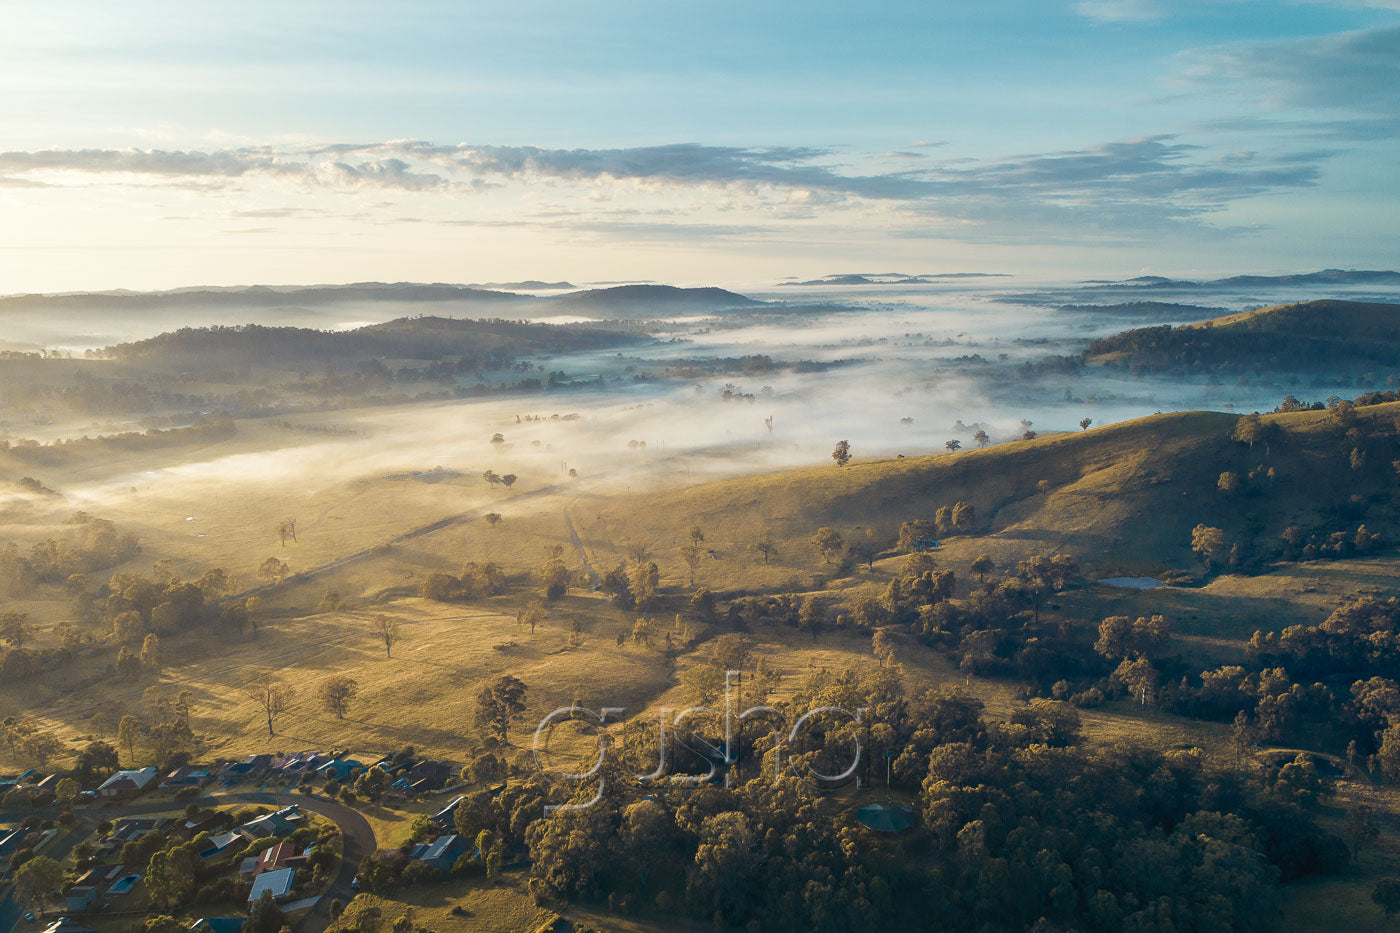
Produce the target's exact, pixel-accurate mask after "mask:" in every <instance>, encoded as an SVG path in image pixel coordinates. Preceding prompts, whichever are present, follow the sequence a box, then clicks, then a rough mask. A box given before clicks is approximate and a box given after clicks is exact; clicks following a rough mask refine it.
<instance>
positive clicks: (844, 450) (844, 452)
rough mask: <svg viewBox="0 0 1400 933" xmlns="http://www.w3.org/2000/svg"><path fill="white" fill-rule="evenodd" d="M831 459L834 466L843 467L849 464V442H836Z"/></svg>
mask: <svg viewBox="0 0 1400 933" xmlns="http://www.w3.org/2000/svg"><path fill="white" fill-rule="evenodd" d="M831 459H832V460H835V461H836V465H837V466H839V467H843V466H845V465H846V464H848V463H850V462H851V442H850V441H837V442H836V449H835V450H833V451H832V452H831Z"/></svg>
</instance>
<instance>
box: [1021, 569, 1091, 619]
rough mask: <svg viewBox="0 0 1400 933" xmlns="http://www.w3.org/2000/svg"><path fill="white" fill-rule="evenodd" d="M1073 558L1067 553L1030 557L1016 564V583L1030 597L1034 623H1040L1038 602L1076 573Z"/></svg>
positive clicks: (1059, 588)
mask: <svg viewBox="0 0 1400 933" xmlns="http://www.w3.org/2000/svg"><path fill="white" fill-rule="evenodd" d="M1078 572H1079V571H1078V567H1077V566H1076V565H1075V562H1074V558H1073V557H1071V556H1069V555H1068V554H1055V555H1052V556H1050V557H1040V556H1036V557H1030V558H1027V559H1026V560H1023V561H1021V562H1020V563H1019V564H1017V565H1016V583H1017V585H1018V586H1019V587H1020V588H1021V590H1022V591H1023V592H1025V593H1026V594H1027V595H1029V596H1030V597H1031V600H1032V603H1033V605H1034V613H1035V624H1036V625H1039V624H1040V603H1041V600H1042V599H1043V598H1044V597H1045V596H1046V594H1048V593H1058V592H1059V591H1060V590H1062V589H1064V588H1065V587H1066V586H1067V585H1068V584H1069V581H1070V580H1071V579H1072V578H1073V577H1074V576H1075V575H1076V574H1077V573H1078Z"/></svg>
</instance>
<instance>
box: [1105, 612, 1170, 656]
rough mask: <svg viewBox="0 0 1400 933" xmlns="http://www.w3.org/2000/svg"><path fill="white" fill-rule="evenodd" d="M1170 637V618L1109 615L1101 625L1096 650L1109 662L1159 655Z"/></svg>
mask: <svg viewBox="0 0 1400 933" xmlns="http://www.w3.org/2000/svg"><path fill="white" fill-rule="evenodd" d="M1170 637H1171V629H1170V627H1169V626H1168V625H1167V620H1166V619H1165V618H1163V617H1162V616H1159V615H1154V616H1152V617H1151V618H1150V619H1149V618H1145V617H1139V618H1138V619H1137V620H1136V621H1134V620H1132V619H1129V618H1128V617H1127V616H1109V617H1108V618H1107V619H1104V620H1103V622H1101V623H1100V624H1099V639H1098V641H1097V642H1095V643H1094V650H1095V651H1097V652H1098V653H1099V654H1101V655H1103V656H1104V657H1106V658H1108V659H1109V660H1110V661H1121V660H1123V659H1124V658H1156V657H1157V656H1159V655H1160V654H1161V652H1162V649H1163V648H1165V647H1166V645H1167V641H1168V639H1169V638H1170Z"/></svg>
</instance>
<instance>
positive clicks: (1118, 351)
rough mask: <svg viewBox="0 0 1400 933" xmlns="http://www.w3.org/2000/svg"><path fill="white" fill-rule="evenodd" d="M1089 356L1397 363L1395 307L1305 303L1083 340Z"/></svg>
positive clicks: (1149, 364) (1130, 362) (1266, 364)
mask: <svg viewBox="0 0 1400 933" xmlns="http://www.w3.org/2000/svg"><path fill="white" fill-rule="evenodd" d="M1085 353H1086V355H1087V356H1088V357H1089V359H1090V361H1092V362H1097V363H1103V364H1112V365H1127V366H1133V367H1138V368H1145V369H1148V370H1172V369H1197V368H1203V369H1212V370H1221V371H1254V370H1272V371H1306V372H1339V373H1351V372H1353V371H1356V372H1360V371H1361V370H1370V369H1376V368H1379V370H1380V374H1381V375H1385V374H1387V373H1389V372H1390V371H1392V370H1393V369H1394V368H1395V367H1397V366H1400V304H1372V303H1366V302H1358V301H1306V302H1302V303H1299V304H1288V305H1278V306H1276V307H1272V308H1261V309H1258V310H1255V311H1246V312H1242V313H1240V314H1231V315H1226V316H1224V317H1218V318H1212V319H1211V320H1208V321H1201V322H1199V323H1194V324H1185V325H1182V326H1179V327H1172V326H1170V325H1162V326H1158V327H1143V328H1137V329H1134V330H1129V331H1125V332H1123V333H1121V334H1117V335H1115V336H1112V337H1103V338H1100V339H1098V340H1095V341H1094V342H1093V343H1091V344H1090V345H1089V347H1088V349H1087V350H1086V351H1085Z"/></svg>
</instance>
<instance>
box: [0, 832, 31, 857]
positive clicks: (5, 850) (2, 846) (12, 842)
mask: <svg viewBox="0 0 1400 933" xmlns="http://www.w3.org/2000/svg"><path fill="white" fill-rule="evenodd" d="M28 835H29V830H27V829H16V830H11V831H10V832H9V833H8V834H0V866H3V865H8V864H9V863H10V856H11V855H13V854H14V853H16V852H18V851H19V850H20V849H22V848H24V839H25V837H26V836H28Z"/></svg>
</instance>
